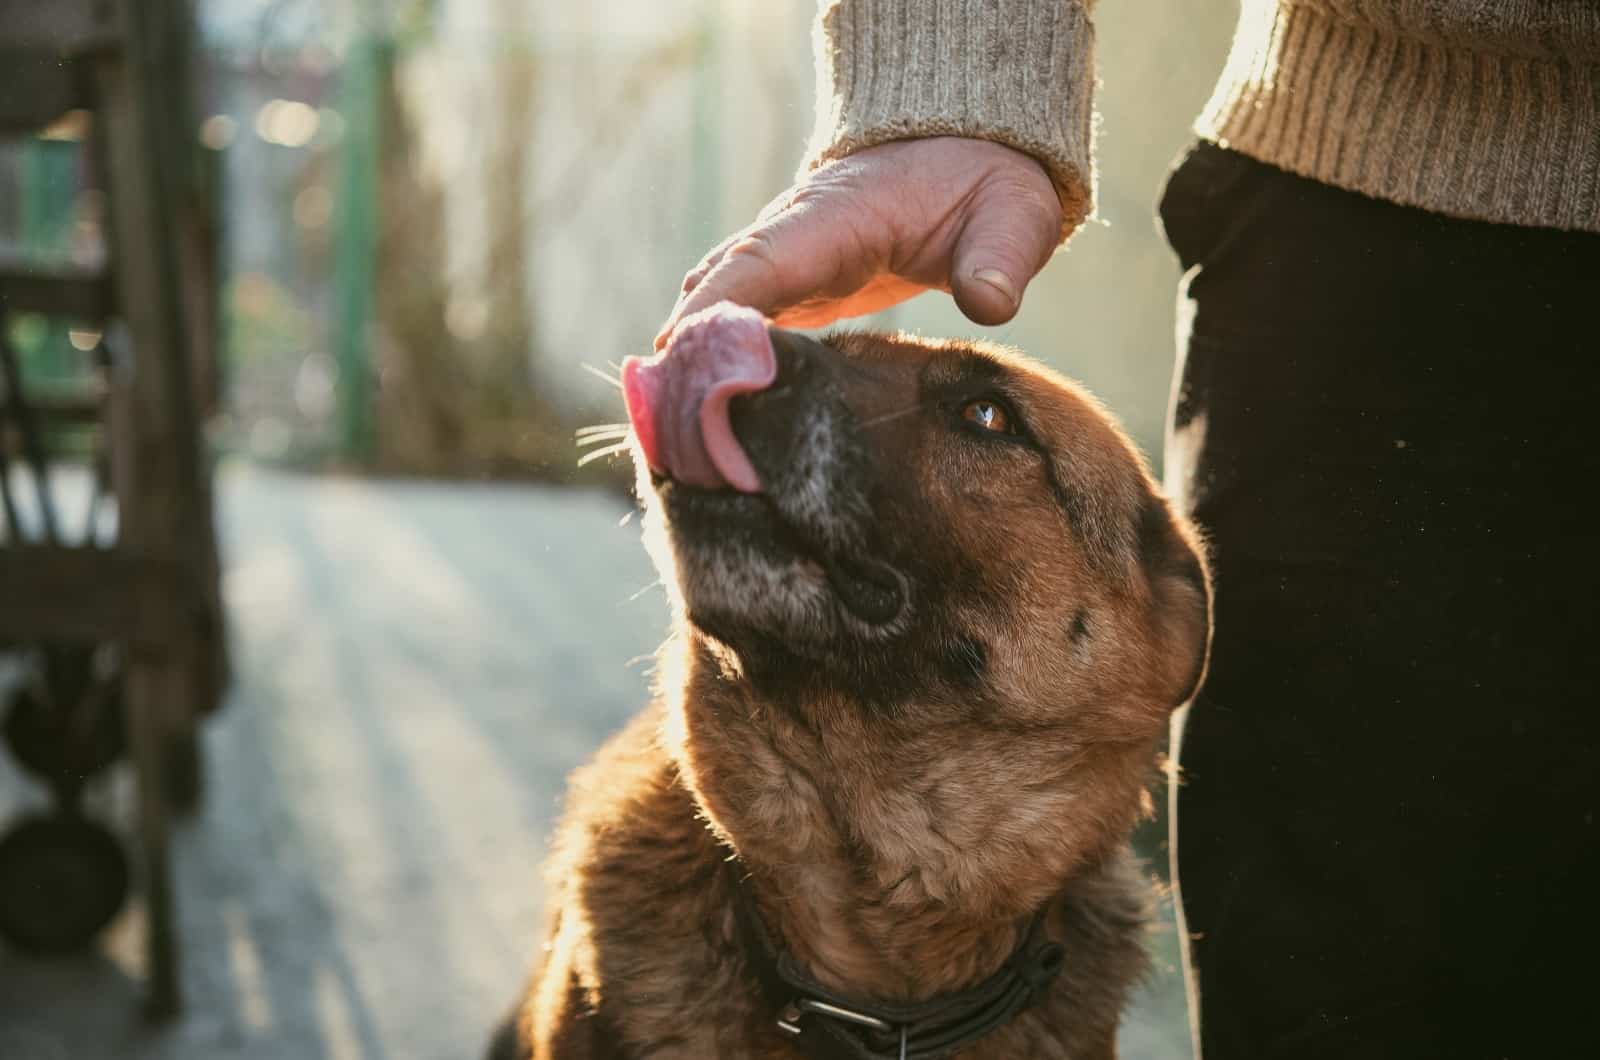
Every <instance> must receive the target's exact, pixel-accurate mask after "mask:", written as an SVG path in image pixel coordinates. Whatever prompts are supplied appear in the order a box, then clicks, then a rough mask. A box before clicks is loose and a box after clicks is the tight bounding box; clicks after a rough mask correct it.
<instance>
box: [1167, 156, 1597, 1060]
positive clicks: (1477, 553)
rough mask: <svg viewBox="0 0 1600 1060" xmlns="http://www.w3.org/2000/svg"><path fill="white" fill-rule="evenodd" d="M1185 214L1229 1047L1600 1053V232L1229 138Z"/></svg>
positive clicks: (1189, 917) (1210, 838) (1214, 846)
mask: <svg viewBox="0 0 1600 1060" xmlns="http://www.w3.org/2000/svg"><path fill="white" fill-rule="evenodd" d="M1162 217H1163V220H1164V222H1165V224H1166V227H1167V232H1168V237H1169V239H1170V240H1171V241H1172V243H1173V246H1174V248H1175V249H1176V250H1177V251H1178V254H1179V256H1180V258H1181V259H1182V261H1183V263H1184V266H1185V268H1186V269H1188V270H1189V271H1188V272H1187V274H1186V276H1185V297H1184V299H1183V301H1182V302H1181V303H1180V314H1181V315H1182V316H1183V317H1184V319H1185V326H1184V327H1183V328H1181V329H1180V330H1181V331H1183V332H1186V334H1181V335H1180V343H1181V345H1182V347H1183V348H1182V349H1181V351H1180V365H1179V369H1178V378H1177V382H1176V384H1175V392H1174V401H1173V406H1174V407H1173V430H1172V433H1171V436H1170V437H1169V442H1168V449H1167V480H1168V482H1169V484H1170V485H1171V486H1172V488H1173V490H1174V492H1175V494H1176V495H1177V499H1178V502H1179V503H1180V504H1181V505H1183V506H1184V507H1185V508H1186V509H1187V510H1188V512H1189V514H1191V515H1192V516H1193V517H1194V518H1195V520H1196V521H1197V522H1198V523H1199V524H1200V526H1201V527H1202V530H1203V531H1204V533H1205V534H1206V536H1207V537H1208V539H1209V542H1210V546H1211V550H1212V559H1213V567H1214V574H1215V579H1216V633H1215V641H1214V644H1213V651H1212V664H1211V671H1210V676H1209V679H1208V681H1207V683H1206V685H1205V688H1204V689H1203V691H1202V693H1201V695H1200V696H1199V698H1198V699H1197V701H1196V702H1195V704H1194V705H1193V706H1192V707H1191V708H1190V710H1189V712H1188V716H1187V718H1186V720H1185V724H1184V731H1183V736H1182V741H1181V750H1179V764H1180V768H1181V772H1182V778H1181V781H1180V784H1179V787H1178V788H1177V792H1176V799H1175V802H1176V814H1175V819H1174V828H1175V841H1176V851H1177V856H1176V862H1177V873H1178V881H1177V882H1178V885H1179V887H1180V889H1181V892H1180V893H1181V901H1182V907H1183V911H1184V914H1185V918H1186V928H1187V931H1188V932H1189V934H1190V939H1191V942H1190V945H1191V951H1190V955H1191V959H1192V962H1193V972H1194V977H1193V985H1194V986H1195V987H1196V988H1197V993H1198V998H1199V1009H1200V1034H1201V1041H1202V1043H1203V1050H1204V1055H1205V1058H1206V1060H1229V1058H1234V1057H1276V1056H1284V1057H1289V1056H1293V1057H1296V1058H1297V1060H1303V1058H1309V1057H1324V1056H1326V1057H1335V1056H1338V1057H1344V1056H1349V1057H1363V1058H1366V1057H1383V1056H1411V1057H1423V1056H1430V1057H1431V1056H1451V1057H1456V1056H1463V1057H1464V1056H1477V1055H1483V1056H1530V1057H1532V1056H1543V1055H1553V1054H1549V1053H1547V1052H1546V1048H1547V1046H1548V1043H1551V1042H1561V1041H1570V1042H1571V1044H1572V1045H1573V1046H1578V1045H1580V1044H1583V1045H1584V1046H1585V1048H1587V1045H1592V1042H1593V1040H1594V1031H1593V1022H1594V1021H1593V1018H1592V1016H1591V1014H1590V1013H1589V1012H1588V1011H1587V1009H1583V1008H1574V1007H1572V1006H1571V1005H1570V1004H1569V1003H1568V999H1571V998H1576V997H1580V996H1581V990H1582V989H1583V988H1584V987H1585V986H1586V985H1587V983H1588V982H1589V981H1591V980H1592V979H1593V973H1592V971H1591V972H1590V973H1589V974H1588V975H1586V976H1584V977H1583V978H1582V979H1581V980H1579V979H1576V978H1574V976H1575V975H1577V974H1578V972H1579V969H1581V968H1583V966H1584V962H1589V966H1590V967H1591V968H1592V962H1593V960H1594V959H1595V955H1594V953H1593V952H1592V950H1591V949H1590V947H1591V946H1592V945H1593V942H1594V940H1595V911H1594V909H1593V905H1592V902H1591V900H1590V895H1591V894H1593V893H1596V892H1600V879H1597V878H1596V877H1595V876H1594V875H1593V873H1592V872H1591V871H1590V870H1591V869H1592V868H1593V867H1594V862H1595V852H1596V849H1597V847H1600V822H1597V821H1596V815H1597V813H1600V797H1597V784H1596V777H1597V774H1600V755H1597V752H1600V740H1597V731H1600V693H1597V692H1596V690H1595V688H1594V686H1593V682H1594V680H1595V677H1594V675H1593V673H1592V672H1591V671H1592V660H1593V659H1594V658H1595V657H1596V646H1595V639H1596V635H1597V633H1600V622H1597V620H1596V599H1597V591H1600V575H1597V571H1600V564H1597V562H1596V557H1595V555H1594V552H1595V547H1594V546H1595V545H1596V543H1597V535H1596V532H1595V528H1594V526H1593V524H1592V523H1591V522H1590V521H1589V519H1588V516H1587V514H1586V509H1587V508H1588V506H1589V505H1588V503H1587V502H1588V495H1589V494H1590V492H1591V491H1592V490H1593V489H1594V486H1595V483H1596V482H1600V449H1597V447H1596V445H1595V444H1594V443H1595V437H1594V430H1593V427H1592V426H1591V420H1592V416H1593V405H1594V402H1595V400H1596V398H1597V397H1600V387H1597V381H1600V317H1597V313H1600V237H1597V236H1595V235H1586V234H1576V233H1560V232H1554V231H1542V230H1530V229H1517V228H1511V227H1506V226H1494V225H1487V224H1480V223H1475V222H1468V221H1461V220H1453V219H1448V218H1443V217H1438V216H1434V215H1430V214H1427V213H1425V212H1422V211H1418V210H1412V209H1407V208H1403V207H1399V206H1395V205H1391V204H1386V203H1381V202H1377V201H1374V200H1371V199H1367V198H1364V197H1362V196H1359V195H1355V194H1352V193H1348V192H1343V191H1339V190H1336V189H1333V188H1329V187H1326V186H1324V185H1320V184H1317V183H1315V182H1312V181H1309V180H1304V179H1301V178H1298V177H1294V176H1291V175H1289V174H1286V173H1283V172H1281V171H1278V170H1275V169H1272V168H1271V167H1268V166H1265V165H1261V164H1259V163H1256V162H1253V161H1250V160H1248V159H1245V158H1243V157H1242V156H1239V155H1237V154H1234V153H1232V152H1228V151H1225V150H1223V149H1221V148H1218V147H1214V146H1209V145H1202V146H1201V147H1199V148H1197V149H1196V151H1195V152H1193V153H1192V154H1191V155H1190V156H1189V158H1188V159H1187V160H1186V162H1185V163H1184V165H1183V166H1181V167H1180V169H1179V170H1178V171H1177V172H1176V173H1175V175H1174V177H1173V178H1172V181H1171V182H1170V184H1169V186H1168V190H1167V193H1166V196H1165V198H1164V200H1163V203H1162ZM1569 1036H1570V1037H1569ZM1585 1043H1587V1044H1585Z"/></svg>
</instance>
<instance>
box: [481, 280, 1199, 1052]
mask: <svg viewBox="0 0 1600 1060" xmlns="http://www.w3.org/2000/svg"><path fill="white" fill-rule="evenodd" d="M623 383H624V396H625V398H626V400H627V404H628V409H629V416H630V420H631V422H632V433H633V437H634V440H635V445H634V450H635V461H636V464H637V466H638V470H639V474H638V479H639V492H640V495H641V497H642V498H643V500H644V501H645V506H646V509H647V510H646V517H645V520H644V523H645V540H646V546H647V548H648V549H649V551H650V552H651V555H652V557H653V559H654V561H655V563H656V565H657V566H658V568H659V570H660V571H661V574H662V577H663V581H664V583H665V584H666V586H667V590H668V595H669V597H670V601H671V607H672V614H673V628H672V633H671V635H670V638H669V639H668V641H667V642H666V644H665V645H664V646H663V647H662V649H661V652H660V655H659V658H658V665H657V684H658V691H657V695H656V698H655V701H654V703H653V704H652V705H651V706H650V707H649V708H648V709H647V710H646V711H645V712H644V713H643V714H641V715H640V716H639V717H637V718H636V719H635V720H634V721H633V722H632V723H631V724H630V725H629V726H628V727H627V728H626V729H625V730H624V731H623V732H621V733H620V734H619V735H617V736H616V737H615V738H613V739H612V740H611V741H610V743H608V744H607V745H606V746H605V747H604V748H603V749H602V750H601V751H600V752H599V754H598V756H597V757H596V758H595V760H594V761H593V762H592V763H591V764H589V765H587V766H585V767H583V768H582V769H580V770H579V771H578V772H577V773H576V774H575V775H574V776H573V778H572V781H571V789H570V796H569V802H568V805H567V809H566V813H565V818H564V823H563V824H562V825H561V827H560V829H559V832H558V835H557V837H556V839H555V841H554V847H553V852H552V855H551V857H550V860H549V863H548V883H547V892H546V893H547V903H548V904H547V909H548V913H547V925H546V934H545V941H544V944H543V948H542V950H541V952H540V954H539V956H538V958H537V960H536V961H535V967H534V970H533V974H532V977H531V981H530V984H529V986H528V987H527V989H526V992H525V994H524V996H523V997H522V999H521V1000H520V1001H519V1002H518V1003H517V1004H516V1006H515V1007H514V1009H513V1011H512V1014H511V1016H510V1017H509V1018H508V1019H507V1021H506V1022H505V1024H504V1025H503V1026H502V1027H501V1029H500V1031H499V1033H498V1034H497V1036H496V1039H495V1041H494V1044H493V1045H492V1047H491V1056H492V1057H493V1058H494V1060H512V1058H529V1057H535V1058H539V1060H547V1058H548V1060H576V1058H584V1060H588V1058H635V1057H652V1058H667V1057H674V1058H677V1057H681V1058H692V1060H707V1058H715V1057H729V1058H764V1060H766V1058H770V1060H800V1058H834V1057H851V1058H875V1057H885V1058H891V1060H892V1058H895V1057H913V1058H918V1060H937V1058H942V1057H949V1056H961V1057H984V1058H1010V1057H1034V1058H1038V1057H1073V1058H1080V1060H1081V1058H1106V1057H1113V1056H1114V1055H1115V1051H1116V1031H1117V1025H1118V1020H1119V1015H1120V1012H1121V1010H1122V1007H1123V1005H1124V1002H1125V999H1126V997H1127V995H1128V993H1129V991H1130V989H1131V988H1132V986H1133V985H1135V984H1136V982H1137V981H1138V979H1139V978H1140V976H1141V975H1142V973H1143V970H1144V967H1145V960H1146V958H1145V949H1144V943H1143V939H1144V932H1145V930H1146V923H1147V919H1146V918H1147V913H1148V883H1147V880H1146V878H1145V876H1144V873H1143V870H1142V868H1141V867H1140V866H1139V865H1138V863H1137V862H1136V861H1135V860H1134V858H1133V856H1132V854H1131V851H1130V849H1129V845H1128V837H1129V834H1130V832H1131V830H1132V828H1133V826H1134V825H1135V824H1136V823H1137V820H1138V819H1139V817H1140V816H1141V813H1142V812H1144V811H1143V809H1142V807H1144V806H1147V805H1148V795H1147V794H1146V784H1147V781H1148V780H1149V779H1150V777H1151V775H1152V774H1153V773H1154V769H1155V762H1156V755H1157V750H1158V747H1159V745H1160V741H1161V739H1162V736H1163V733H1164V732H1165V729H1166V727H1167V723H1168V720H1169V715H1170V713H1171V712H1172V710H1173V709H1174V708H1176V707H1178V706H1180V705H1181V704H1183V703H1184V702H1186V701H1188V700H1189V699H1190V698H1191V697H1192V696H1193V694H1194V693H1195V691H1196V689H1197V687H1198V685H1199V684H1200V682H1201V680H1202V678H1203V674H1204V671H1205V667H1206V658H1207V649H1208V644H1209V634H1210V590H1209V583H1208V573H1207V566H1206V562H1205V560H1204V555H1203V551H1202V548H1201V546H1200V543H1199V541H1198V539H1197V537H1196V535H1195V532H1194V530H1193V529H1192V528H1191V527H1190V526H1188V525H1187V524H1186V523H1185V522H1184V521H1183V520H1182V519H1180V518H1178V517H1176V516H1175V515H1174V514H1173V512H1172V511H1171V509H1170V507H1169V505H1168V504H1167V502H1166V501H1165V500H1164V499H1163V497H1162V496H1161V495H1160V493H1159V492H1158V490H1157V488H1156V486H1155V484H1154V483H1153V482H1152V480H1151V477H1150V475H1149V473H1148V472H1147V470H1146V468H1145V466H1144V464H1143V462H1142V460H1141V458H1140V456H1139V455H1138V453H1137V451H1136V450H1135V448H1134V447H1133V445H1132V444H1131V443H1130V442H1129V441H1128V439H1127V438H1126V437H1125V436H1124V435H1123V433H1122V432H1121V431H1120V430H1119V428H1118V427H1117V426H1116V425H1115V423H1114V422H1113V420H1112V419H1111V417H1110V416H1109V415H1108V414H1107V413H1106V412H1105V410H1104V409H1102V408H1101V407H1100V405H1098V404H1097V403H1096V402H1095V401H1094V400H1093V399H1092V398H1091V397H1089V396H1088V395H1087V394H1086V393H1085V392H1084V391H1082V390H1081V389H1079V388H1078V387H1076V386H1075V385H1073V384H1072V383H1070V382H1068V381H1066V380H1065V379H1062V378H1061V377H1059V376H1058V375H1056V374H1054V373H1052V372H1051V371H1049V370H1047V369H1045V368H1043V367H1042V366H1040V365H1038V364H1035V363H1033V362H1030V361H1028V360H1026V359H1025V358H1023V357H1022V356H1020V355H1018V354H1015V353H1013V352H1009V351H1006V350H1003V349H1001V348H998V347H995V346H991V345H987V344H983V343H976V342H965V341H929V340H925V339H921V338H914V337H908V336H905V335H886V334H872V333H844V334H833V335H830V336H828V337H826V338H824V339H821V340H818V339H815V338H811V337H808V336H806V335H803V334H800V333H796V332H790V331H785V330H783V329H781V328H778V327H775V326H772V325H770V324H769V323H768V322H767V321H765V320H764V319H763V318H762V317H761V316H759V315H758V314H756V313H754V312H753V311H751V310H745V309H738V308H736V307H733V306H730V305H727V304H724V305H721V306H717V307H714V308H713V309H710V310H707V311H705V312H703V313H701V314H699V315H697V316H695V317H691V318H689V319H688V320H685V321H684V322H683V323H682V324H681V325H680V326H679V328H678V329H677V331H676V332H675V333H674V335H673V337H672V339H671V341H670V342H669V343H668V345H667V347H666V350H665V352H664V354H663V355H661V356H659V357H657V358H655V359H654V360H651V361H640V360H637V359H630V360H629V361H628V362H627V363H626V364H625V365H624V367H623Z"/></svg>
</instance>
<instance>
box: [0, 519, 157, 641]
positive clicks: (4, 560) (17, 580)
mask: <svg viewBox="0 0 1600 1060" xmlns="http://www.w3.org/2000/svg"><path fill="white" fill-rule="evenodd" d="M183 584H184V580H183V578H182V577H181V572H179V571H175V570H173V569H171V568H168V567H164V566H163V565H161V564H158V563H155V562H152V561H148V560H142V559H136V558H133V557H130V556H128V555H127V554H126V553H123V552H119V551H115V550H106V549H92V548H66V547H62V546H57V545H19V544H17V543H15V542H10V541H8V542H4V543H0V640H10V641H35V640H37V641H49V640H74V641H77V640H81V641H120V642H122V643H124V644H128V645H130V646H132V647H135V648H156V649H159V648H162V647H164V646H166V645H168V644H170V643H171V642H172V640H173V638H174V637H176V636H178V635H179V634H180V633H181V632H182V630H183V629H184V627H185V625H186V624H185V623H184V621H183V615H184V612H185V611H186V608H185V607H184V606H183V603H182V597H183V595H184V594H183V593H182V592H181V591H180V590H179V588H178V587H179V586H182V585H183Z"/></svg>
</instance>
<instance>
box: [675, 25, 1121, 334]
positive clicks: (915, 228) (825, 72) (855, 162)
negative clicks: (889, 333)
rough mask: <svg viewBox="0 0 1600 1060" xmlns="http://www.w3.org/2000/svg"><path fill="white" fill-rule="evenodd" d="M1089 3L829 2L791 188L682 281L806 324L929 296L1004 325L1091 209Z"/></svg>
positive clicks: (696, 293) (691, 292)
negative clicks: (945, 295) (807, 133)
mask: <svg viewBox="0 0 1600 1060" xmlns="http://www.w3.org/2000/svg"><path fill="white" fill-rule="evenodd" d="M1091 7H1092V0H835V2H829V3H826V4H825V5H824V8H823V11H822V14H821V17H820V19H819V22H818V26H817V35H816V43H817V83H818V102H817V124H816V129H815V132H814V133H813V136H812V141H811V146H810V149H809V150H808V152H807V155H806V161H805V163H804V165H803V166H802V171H801V175H800V177H799V179H798V180H797V182H796V183H795V185H794V186H793V187H791V188H790V189H789V190H787V191H786V192H784V193H783V194H782V195H779V196H778V197H777V198H776V199H774V200H773V201H772V202H771V203H770V204H768V206H767V207H766V208H765V209H764V210H763V211H762V212H761V214H760V216H759V217H758V218H757V219H756V221H755V222H754V223H753V224H752V225H750V226H749V227H747V228H745V229H744V230H742V231H740V232H738V233H735V234H734V235H733V236H731V237H729V238H728V239H727V240H724V241H723V243H722V244H721V245H719V246H718V247H716V248H715V249H713V250H712V251H711V253H709V254H707V255H706V257H705V259H703V260H702V261H701V263H700V264H699V265H698V266H696V268H695V269H694V270H692V271H691V272H690V273H689V275H688V276H687V277H685V279H684V285H683V294H682V295H681V296H680V298H679V300H678V304H677V306H676V307H675V308H674V310H673V312H672V315H671V317H670V318H669V319H668V321H667V324H666V325H665V326H664V327H663V329H662V333H661V335H660V336H658V339H657V343H658V345H659V344H660V343H661V342H664V341H665V338H666V335H667V334H669V333H670V331H671V328H672V326H673V325H674V324H675V323H676V321H677V320H678V319H679V318H681V317H682V316H684V315H686V314H688V313H691V312H694V311H696V310H698V309H700V308H703V307H705V306H707V305H711V304H713V303H715V302H718V301H722V300H724V299H728V300H731V301H735V302H738V303H741V304H744V305H750V306H753V307H755V308H757V309H759V310H761V311H762V312H764V313H766V314H768V315H769V316H772V317H774V318H776V319H777V320H779V321H780V322H782V323H786V324H791V325H795V326H816V325H821V324H826V323H829V322H831V321H833V320H836V319H838V318H840V317H846V316H855V315H859V314H861V313H867V312H872V311H874V310H877V309H882V308H884V307H886V306H889V305H894V304H895V303H897V302H900V301H903V300H904V299H906V298H910V297H912V296H913V295H915V294H918V293H920V292H922V291H924V290H927V289H929V288H937V289H940V290H945V291H949V292H951V293H952V294H953V295H954V296H955V299H956V302H957V304H958V305H959V306H960V307H961V309H962V311H963V312H965V313H966V314H967V315H968V316H969V317H971V318H972V319H973V320H975V321H977V322H979V323H983V324H996V323H1002V322H1004V321H1005V320H1008V319H1010V318H1011V316H1012V315H1013V314H1014V313H1015V312H1016V309H1017V307H1018V305H1019V304H1020V303H1021V296H1022V291H1023V290H1024V288H1025V287H1026V285H1027V283H1028V281H1029V280H1031V279H1032V278H1033V276H1034V274H1035V273H1037V272H1038V271H1039V269H1040V268H1042V267H1043V266H1044V263H1045V262H1046V261H1047V260H1048V259H1049V256H1050V254H1051V253H1052V252H1053V251H1054V249H1055V248H1056V246H1057V245H1059V243H1060V242H1061V241H1062V240H1064V239H1065V238H1066V237H1067V236H1068V235H1070V234H1071V233H1072V231H1073V230H1075V229H1076V228H1077V226H1078V225H1079V224H1081V223H1082V221H1083V219H1084V218H1085V217H1086V216H1087V215H1088V213H1089V211H1090V209H1091V205H1092V191H1093V169H1092V166H1091V162H1090V136H1091V133H1090V127H1091V123H1090V114H1091V105H1092V95H1093V81H1094V61H1093V55H1094V31H1093V27H1092V24H1091V22H1090V19H1089V12H1090V8H1091Z"/></svg>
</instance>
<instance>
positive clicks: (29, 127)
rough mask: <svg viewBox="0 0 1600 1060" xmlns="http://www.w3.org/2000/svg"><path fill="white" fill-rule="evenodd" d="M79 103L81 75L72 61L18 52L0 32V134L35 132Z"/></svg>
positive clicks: (81, 85) (3, 32)
mask: <svg viewBox="0 0 1600 1060" xmlns="http://www.w3.org/2000/svg"><path fill="white" fill-rule="evenodd" d="M3 2H4V0H0V3H3ZM83 103H84V93H83V84H82V74H81V71H80V70H79V68H78V63H77V62H76V61H75V60H72V59H62V58H60V57H58V56H55V55H52V54H50V53H48V52H32V51H19V50H17V49H16V48H14V47H12V42H11V41H9V40H7V39H6V37H5V31H4V30H0V133H7V134H10V135H20V134H24V133H35V132H38V131H40V130H42V129H43V128H44V127H45V126H47V125H49V124H50V123H51V122H53V121H55V120H56V119H57V118H59V117H61V115H63V114H65V113H66V112H67V111H69V110H72V109H73V108H74V107H81V106H82V105H83Z"/></svg>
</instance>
